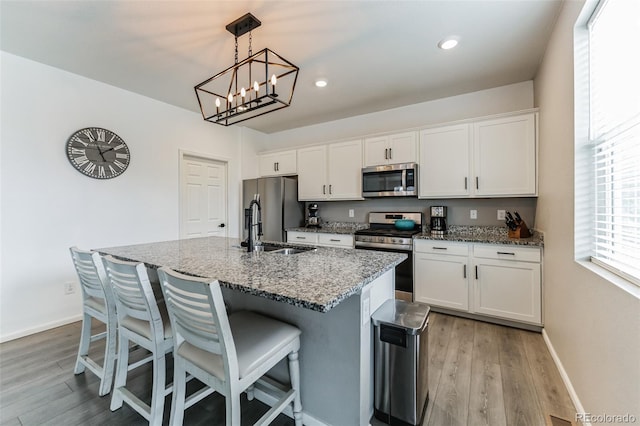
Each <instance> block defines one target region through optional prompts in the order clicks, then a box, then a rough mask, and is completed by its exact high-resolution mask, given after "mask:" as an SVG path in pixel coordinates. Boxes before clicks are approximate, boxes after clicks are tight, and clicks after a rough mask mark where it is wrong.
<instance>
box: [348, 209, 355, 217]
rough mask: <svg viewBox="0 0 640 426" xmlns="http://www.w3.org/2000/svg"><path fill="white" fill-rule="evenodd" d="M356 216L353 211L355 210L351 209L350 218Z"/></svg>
mask: <svg viewBox="0 0 640 426" xmlns="http://www.w3.org/2000/svg"><path fill="white" fill-rule="evenodd" d="M354 216H355V212H354V211H353V209H349V217H354Z"/></svg>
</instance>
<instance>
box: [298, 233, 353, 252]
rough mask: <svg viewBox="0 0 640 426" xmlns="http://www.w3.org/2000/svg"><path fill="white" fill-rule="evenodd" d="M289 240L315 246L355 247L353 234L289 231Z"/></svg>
mask: <svg viewBox="0 0 640 426" xmlns="http://www.w3.org/2000/svg"><path fill="white" fill-rule="evenodd" d="M287 242H288V243H295V244H309V245H313V246H324V247H338V248H353V245H354V240H353V235H350V234H330V233H324V232H301V231H287Z"/></svg>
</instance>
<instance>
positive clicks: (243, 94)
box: [240, 87, 247, 99]
mask: <svg viewBox="0 0 640 426" xmlns="http://www.w3.org/2000/svg"><path fill="white" fill-rule="evenodd" d="M240 96H242V99H244V97H245V96H247V91H246V90H244V87H243V88H242V89H240Z"/></svg>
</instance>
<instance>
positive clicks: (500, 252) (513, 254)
mask: <svg viewBox="0 0 640 426" xmlns="http://www.w3.org/2000/svg"><path fill="white" fill-rule="evenodd" d="M496 253H498V254H508V255H509V256H515V255H516V254H515V253H510V252H508V251H497V252H496Z"/></svg>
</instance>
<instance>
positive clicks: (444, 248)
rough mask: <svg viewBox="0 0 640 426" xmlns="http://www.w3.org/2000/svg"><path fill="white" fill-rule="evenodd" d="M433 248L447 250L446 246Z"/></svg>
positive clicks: (434, 248)
mask: <svg viewBox="0 0 640 426" xmlns="http://www.w3.org/2000/svg"><path fill="white" fill-rule="evenodd" d="M431 248H432V249H433V250H446V249H447V248H446V247H431Z"/></svg>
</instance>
